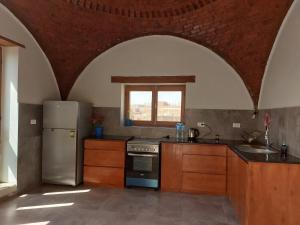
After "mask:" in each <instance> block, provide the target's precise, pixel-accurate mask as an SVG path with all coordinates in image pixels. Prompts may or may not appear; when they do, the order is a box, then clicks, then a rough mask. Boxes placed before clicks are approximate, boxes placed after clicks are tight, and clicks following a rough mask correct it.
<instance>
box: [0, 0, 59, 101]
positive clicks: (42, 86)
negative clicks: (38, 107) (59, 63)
mask: <svg viewBox="0 0 300 225" xmlns="http://www.w3.org/2000/svg"><path fill="white" fill-rule="evenodd" d="M0 35H2V36H4V37H7V38H10V39H11V40H14V41H17V42H19V43H21V44H24V45H25V46H26V48H25V49H20V52H19V54H20V58H19V102H22V103H33V104H41V103H42V102H43V101H44V100H45V99H60V94H59V90H58V86H57V83H56V80H55V77H54V74H53V71H52V68H51V66H50V64H49V62H48V59H47V58H46V56H45V55H44V53H43V52H42V50H41V49H40V47H39V46H38V44H37V42H36V41H35V40H34V39H33V37H32V35H31V34H30V33H29V32H28V30H26V28H25V27H24V26H23V25H22V24H21V23H20V22H19V20H17V19H16V17H15V16H14V15H13V14H12V13H11V12H9V11H8V10H7V9H6V8H5V7H4V6H3V5H2V4H1V3H0Z"/></svg>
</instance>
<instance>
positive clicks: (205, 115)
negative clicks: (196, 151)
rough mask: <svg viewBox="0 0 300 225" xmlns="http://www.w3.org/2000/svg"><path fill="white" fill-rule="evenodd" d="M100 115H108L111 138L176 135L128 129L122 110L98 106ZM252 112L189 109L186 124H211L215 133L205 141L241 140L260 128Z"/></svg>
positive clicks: (169, 130)
mask: <svg viewBox="0 0 300 225" xmlns="http://www.w3.org/2000/svg"><path fill="white" fill-rule="evenodd" d="M94 112H95V113H96V114H99V115H102V116H104V122H103V126H104V133H105V134H109V135H129V136H137V137H152V138H158V137H163V136H166V135H170V136H173V137H174V136H175V128H162V127H159V128H157V127H155V128H152V127H124V126H123V125H122V124H121V114H120V108H108V107H97V108H94ZM252 113H253V111H251V110H207V109H186V114H185V124H186V126H187V127H197V122H205V123H207V124H208V125H209V126H210V127H211V129H212V133H211V134H210V135H208V136H205V138H215V135H217V134H218V135H220V138H222V139H233V140H240V139H241V132H242V131H243V130H254V129H256V121H255V120H253V119H252V118H251V117H252ZM233 122H238V123H241V129H237V128H232V123H233ZM199 130H200V133H201V136H203V135H205V134H208V132H209V130H208V129H207V128H199Z"/></svg>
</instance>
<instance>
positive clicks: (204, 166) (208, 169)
mask: <svg viewBox="0 0 300 225" xmlns="http://www.w3.org/2000/svg"><path fill="white" fill-rule="evenodd" d="M182 170H183V171H184V172H199V173H205V174H221V175H225V174H226V158H225V157H221V156H204V155H184V156H183V160H182Z"/></svg>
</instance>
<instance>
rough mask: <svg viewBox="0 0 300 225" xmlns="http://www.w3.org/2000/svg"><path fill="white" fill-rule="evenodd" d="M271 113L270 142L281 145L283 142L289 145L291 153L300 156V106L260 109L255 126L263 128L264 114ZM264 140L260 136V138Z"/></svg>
mask: <svg viewBox="0 0 300 225" xmlns="http://www.w3.org/2000/svg"><path fill="white" fill-rule="evenodd" d="M266 112H268V113H270V115H271V119H272V122H271V126H270V138H271V143H273V144H274V145H277V146H281V145H282V144H283V143H285V144H287V145H288V146H289V152H290V154H292V155H295V156H298V157H300V107H291V108H281V109H269V110H261V111H260V112H259V114H258V122H257V127H258V129H260V130H264V129H265V128H264V124H263V119H264V114H265V113H266ZM260 140H261V141H264V138H263V137H262V138H261V139H260Z"/></svg>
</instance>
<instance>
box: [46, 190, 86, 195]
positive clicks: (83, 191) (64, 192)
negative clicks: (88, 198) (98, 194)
mask: <svg viewBox="0 0 300 225" xmlns="http://www.w3.org/2000/svg"><path fill="white" fill-rule="evenodd" d="M90 191H91V189H86V190H76V191H59V192H48V193H44V194H43V195H64V194H80V193H87V192H90Z"/></svg>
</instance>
